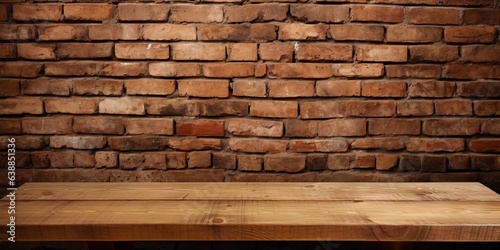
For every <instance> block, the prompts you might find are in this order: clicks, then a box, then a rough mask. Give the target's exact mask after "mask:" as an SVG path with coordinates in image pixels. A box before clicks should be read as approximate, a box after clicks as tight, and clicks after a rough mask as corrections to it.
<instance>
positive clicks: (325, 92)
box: [316, 80, 361, 97]
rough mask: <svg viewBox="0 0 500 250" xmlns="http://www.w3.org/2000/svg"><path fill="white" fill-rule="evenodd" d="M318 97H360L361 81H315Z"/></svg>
mask: <svg viewBox="0 0 500 250" xmlns="http://www.w3.org/2000/svg"><path fill="white" fill-rule="evenodd" d="M316 93H317V95H318V96H335V97H336V96H360V95H361V81H354V80H320V81H316Z"/></svg>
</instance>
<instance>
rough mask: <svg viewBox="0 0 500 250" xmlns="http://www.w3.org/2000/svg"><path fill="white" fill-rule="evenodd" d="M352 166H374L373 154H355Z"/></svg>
mask: <svg viewBox="0 0 500 250" xmlns="http://www.w3.org/2000/svg"><path fill="white" fill-rule="evenodd" d="M353 168H375V156H374V155H366V154H360V155H356V160H355V165H354V166H353Z"/></svg>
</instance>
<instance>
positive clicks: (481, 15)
mask: <svg viewBox="0 0 500 250" xmlns="http://www.w3.org/2000/svg"><path fill="white" fill-rule="evenodd" d="M463 20H464V24H491V25H498V24H500V20H498V10H496V9H490V8H485V9H466V10H464V17H463Z"/></svg>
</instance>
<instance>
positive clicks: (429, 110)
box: [397, 100, 434, 116]
mask: <svg viewBox="0 0 500 250" xmlns="http://www.w3.org/2000/svg"><path fill="white" fill-rule="evenodd" d="M397 114H398V116H429V115H432V114H434V104H433V103H432V101H423V100H407V101H401V102H398V103H397Z"/></svg>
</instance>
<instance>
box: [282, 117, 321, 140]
mask: <svg viewBox="0 0 500 250" xmlns="http://www.w3.org/2000/svg"><path fill="white" fill-rule="evenodd" d="M285 131H286V136H289V137H316V136H317V135H318V121H304V120H296V119H293V120H287V121H286V122H285Z"/></svg>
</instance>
